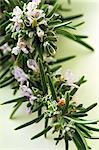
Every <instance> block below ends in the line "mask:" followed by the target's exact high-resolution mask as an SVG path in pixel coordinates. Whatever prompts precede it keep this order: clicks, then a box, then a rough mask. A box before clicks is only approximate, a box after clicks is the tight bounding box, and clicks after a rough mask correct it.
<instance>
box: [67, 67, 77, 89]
mask: <svg viewBox="0 0 99 150" xmlns="http://www.w3.org/2000/svg"><path fill="white" fill-rule="evenodd" d="M65 79H66V81H67V85H69V86H72V87H76V88H78V86H77V85H76V84H75V82H76V78H75V76H74V74H73V73H72V71H71V70H69V69H68V70H67V71H66V74H65Z"/></svg>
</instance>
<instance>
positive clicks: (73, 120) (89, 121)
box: [64, 116, 99, 124]
mask: <svg viewBox="0 0 99 150" xmlns="http://www.w3.org/2000/svg"><path fill="white" fill-rule="evenodd" d="M64 118H65V119H67V120H70V121H72V122H75V123H80V124H94V123H98V122H99V120H80V119H74V118H70V117H67V116H64Z"/></svg>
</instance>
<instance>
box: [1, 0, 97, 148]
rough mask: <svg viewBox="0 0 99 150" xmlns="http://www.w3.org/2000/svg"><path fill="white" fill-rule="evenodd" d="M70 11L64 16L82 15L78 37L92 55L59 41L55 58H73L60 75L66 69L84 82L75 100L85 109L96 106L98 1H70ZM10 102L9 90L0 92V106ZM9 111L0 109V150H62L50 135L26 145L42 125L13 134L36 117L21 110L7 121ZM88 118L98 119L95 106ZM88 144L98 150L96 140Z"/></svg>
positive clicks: (68, 42)
mask: <svg viewBox="0 0 99 150" xmlns="http://www.w3.org/2000/svg"><path fill="white" fill-rule="evenodd" d="M70 7H71V8H72V12H70V13H65V14H67V15H69V14H79V13H83V14H84V17H83V18H81V19H80V20H79V21H81V20H82V21H85V24H84V25H82V26H81V27H79V28H78V33H81V34H84V33H85V34H87V35H89V39H88V40H87V41H88V42H89V43H91V45H93V47H94V48H95V52H93V53H92V52H90V51H89V50H87V49H86V48H84V47H83V46H80V45H79V44H77V43H75V42H72V41H70V40H68V39H65V38H62V37H60V38H59V42H58V47H59V48H58V52H57V57H60V56H69V55H77V57H76V58H75V59H73V60H72V61H68V62H66V63H64V64H63V68H62V71H63V73H64V74H65V71H66V69H68V68H69V69H71V70H73V72H74V73H75V75H76V76H77V77H81V76H82V75H85V76H86V79H87V80H88V82H87V83H86V84H84V85H83V86H82V87H81V89H80V90H79V92H78V93H77V94H76V97H75V100H76V101H77V102H81V103H84V104H85V106H88V105H90V104H92V103H94V102H98V103H99V0H72V5H71V6H70ZM77 22H78V21H77ZM18 95H20V94H18ZM16 97H17V96H16ZM11 98H13V95H12V91H11V90H10V88H9V87H6V88H4V89H0V102H4V101H5V100H10V99H11ZM11 110H12V105H9V106H8V105H7V106H0V150H45V149H46V150H53V149H54V150H64V141H62V142H61V143H60V144H59V146H58V147H56V146H55V145H54V142H53V140H52V139H51V134H49V136H48V139H45V138H44V137H41V138H39V139H36V140H34V141H30V138H31V137H32V136H33V135H34V134H36V133H38V132H39V131H40V130H42V128H43V122H41V123H40V124H35V125H34V126H30V127H28V128H25V129H23V130H19V131H14V130H13V129H14V128H15V127H17V126H19V125H20V124H22V123H24V122H26V121H29V120H31V119H32V118H33V117H34V116H35V115H36V114H34V115H32V116H31V115H30V116H29V115H27V114H26V107H25V106H23V108H21V109H20V110H19V111H18V112H17V114H16V115H15V119H13V120H10V119H9V115H10V113H11ZM89 118H96V119H97V118H98V119H99V104H98V106H97V107H96V108H95V109H94V111H91V112H90V114H89ZM96 135H97V136H99V135H98V134H96ZM88 142H89V144H90V145H91V146H92V150H98V149H99V140H95V141H88ZM70 150H76V149H75V148H74V145H73V144H71V145H70Z"/></svg>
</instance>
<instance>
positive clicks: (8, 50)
mask: <svg viewBox="0 0 99 150" xmlns="http://www.w3.org/2000/svg"><path fill="white" fill-rule="evenodd" d="M0 50H2V51H3V52H4V53H6V52H10V51H11V48H10V46H9V45H8V43H5V44H3V45H2V46H0Z"/></svg>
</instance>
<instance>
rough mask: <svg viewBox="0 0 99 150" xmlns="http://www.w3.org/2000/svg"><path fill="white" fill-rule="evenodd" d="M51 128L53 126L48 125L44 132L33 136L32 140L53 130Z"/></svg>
mask: <svg viewBox="0 0 99 150" xmlns="http://www.w3.org/2000/svg"><path fill="white" fill-rule="evenodd" d="M51 128H52V127H51V126H48V127H47V128H46V129H44V130H43V131H42V132H40V133H39V134H37V135H35V136H33V137H32V138H31V140H34V139H36V138H38V137H40V136H42V135H43V134H46V133H47V132H48V131H49V130H51Z"/></svg>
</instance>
